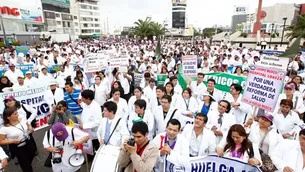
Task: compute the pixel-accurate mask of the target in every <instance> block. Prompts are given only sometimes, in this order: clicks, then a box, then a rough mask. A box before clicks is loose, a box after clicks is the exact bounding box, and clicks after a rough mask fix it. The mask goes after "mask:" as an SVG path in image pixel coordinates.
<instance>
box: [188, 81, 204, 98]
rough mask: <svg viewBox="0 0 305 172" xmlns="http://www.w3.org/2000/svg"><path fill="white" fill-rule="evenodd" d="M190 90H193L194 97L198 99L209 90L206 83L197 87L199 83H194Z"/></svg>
mask: <svg viewBox="0 0 305 172" xmlns="http://www.w3.org/2000/svg"><path fill="white" fill-rule="evenodd" d="M189 88H190V89H191V90H192V96H193V97H194V98H196V99H197V98H198V96H200V95H202V94H203V93H204V92H205V91H206V90H207V87H206V86H205V85H204V83H200V84H199V85H197V81H192V82H191V84H190V85H189Z"/></svg>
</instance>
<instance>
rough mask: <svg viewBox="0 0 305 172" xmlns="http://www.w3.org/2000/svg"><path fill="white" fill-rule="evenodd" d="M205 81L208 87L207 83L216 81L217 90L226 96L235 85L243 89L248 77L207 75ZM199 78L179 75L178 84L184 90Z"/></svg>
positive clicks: (226, 74) (221, 74)
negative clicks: (211, 80) (232, 85)
mask: <svg viewBox="0 0 305 172" xmlns="http://www.w3.org/2000/svg"><path fill="white" fill-rule="evenodd" d="M204 75H205V76H204V80H203V83H204V84H205V85H207V81H208V79H210V78H213V79H214V80H215V81H216V85H215V88H216V89H218V90H220V91H222V92H223V95H224V96H225V95H226V94H227V93H229V92H230V86H231V84H233V83H237V84H240V85H241V86H242V87H243V88H244V86H245V84H246V77H243V76H237V75H233V74H228V73H218V72H217V73H206V74H204ZM196 80H197V77H192V78H191V77H186V76H183V75H181V74H180V73H179V74H178V82H179V84H180V86H181V87H182V88H183V89H184V88H186V87H187V86H188V85H189V83H190V82H191V81H196Z"/></svg>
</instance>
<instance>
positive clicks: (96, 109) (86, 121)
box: [79, 90, 102, 158]
mask: <svg viewBox="0 0 305 172" xmlns="http://www.w3.org/2000/svg"><path fill="white" fill-rule="evenodd" d="M81 100H82V108H83V111H82V114H81V124H80V125H79V128H80V129H82V130H85V131H87V132H88V133H89V135H90V139H91V140H92V145H93V152H94V150H98V148H99V141H98V139H97V135H96V133H97V129H98V127H99V125H100V122H101V120H102V111H101V107H100V105H99V104H98V103H97V102H96V101H95V100H94V92H93V91H92V90H84V91H83V92H82V93H81ZM89 157H90V156H89ZM90 158H91V157H90Z"/></svg>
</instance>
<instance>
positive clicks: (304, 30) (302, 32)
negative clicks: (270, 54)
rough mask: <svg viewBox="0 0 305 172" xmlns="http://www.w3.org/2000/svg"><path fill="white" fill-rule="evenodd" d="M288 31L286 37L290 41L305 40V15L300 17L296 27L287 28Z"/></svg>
mask: <svg viewBox="0 0 305 172" xmlns="http://www.w3.org/2000/svg"><path fill="white" fill-rule="evenodd" d="M285 30H286V31H289V32H288V33H287V34H286V35H285V36H286V38H289V39H290V40H292V39H294V38H298V37H301V38H305V14H302V15H299V16H298V19H297V22H296V24H295V25H291V26H287V27H286V28H285Z"/></svg>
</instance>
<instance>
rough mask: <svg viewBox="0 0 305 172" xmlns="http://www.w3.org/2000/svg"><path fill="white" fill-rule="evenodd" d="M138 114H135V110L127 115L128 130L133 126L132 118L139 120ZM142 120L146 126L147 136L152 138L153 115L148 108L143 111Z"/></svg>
mask: <svg viewBox="0 0 305 172" xmlns="http://www.w3.org/2000/svg"><path fill="white" fill-rule="evenodd" d="M139 119H140V118H139V116H138V114H136V113H135V112H131V113H130V115H129V119H128V123H127V125H128V130H129V131H130V132H131V128H132V126H133V122H132V121H133V120H139ZM143 122H145V123H146V124H147V126H148V138H149V139H152V138H153V134H154V131H153V129H154V125H155V124H154V122H155V121H154V115H153V114H152V113H151V111H150V110H145V112H144V116H143Z"/></svg>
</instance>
